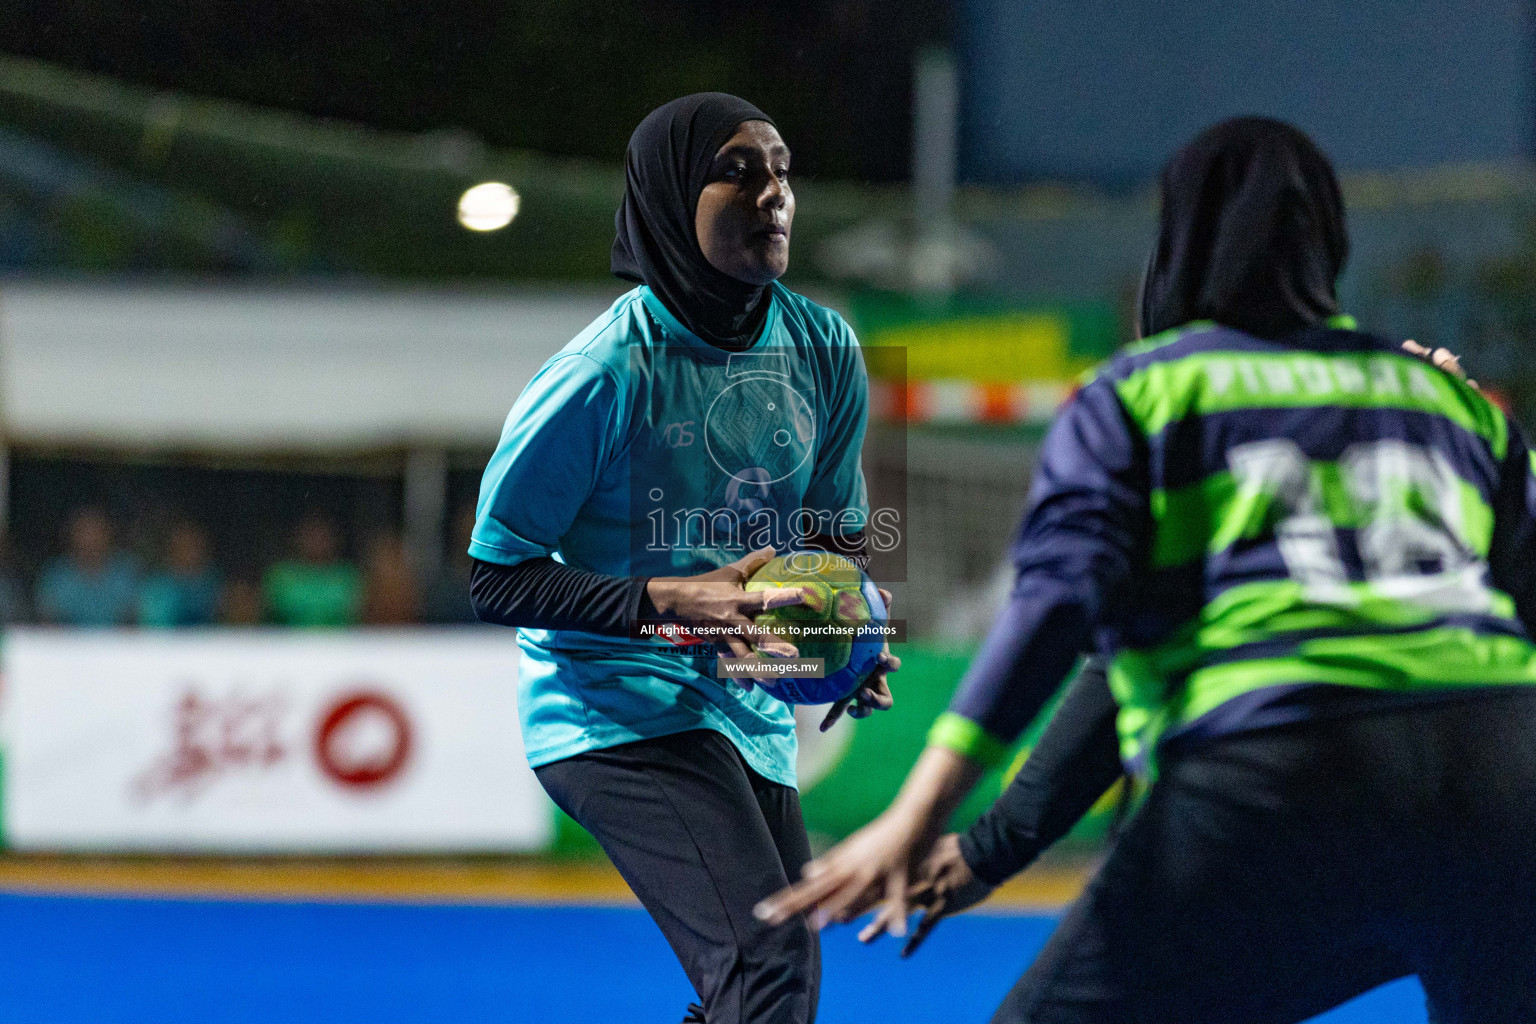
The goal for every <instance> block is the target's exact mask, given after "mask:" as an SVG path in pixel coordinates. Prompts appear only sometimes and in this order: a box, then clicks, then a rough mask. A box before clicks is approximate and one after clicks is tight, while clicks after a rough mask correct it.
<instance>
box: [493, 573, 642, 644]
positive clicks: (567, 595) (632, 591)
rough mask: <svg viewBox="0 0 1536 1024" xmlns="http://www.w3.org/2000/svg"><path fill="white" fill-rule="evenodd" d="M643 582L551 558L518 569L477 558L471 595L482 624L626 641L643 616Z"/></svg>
mask: <svg viewBox="0 0 1536 1024" xmlns="http://www.w3.org/2000/svg"><path fill="white" fill-rule="evenodd" d="M645 584H646V579H645V577H629V576H608V575H605V574H603V573H596V572H586V571H584V570H581V569H575V568H572V567H571V566H569V565H565V564H563V563H561V562H557V561H555V560H554V559H552V558H530V559H527V560H525V561H522V562H519V563H517V564H516V565H497V564H495V563H492V562H482V561H480V560H479V559H476V560H475V562H474V569H473V571H472V572H471V574H470V581H469V593H470V599H471V601H472V602H473V604H474V609H475V616H476V618H478V619H479V620H480V621H481V622H489V623H493V624H495V625H500V626H516V627H520V628H525V629H569V630H579V631H580V632H583V633H597V634H601V635H604V636H628V635H630V632H631V630H632V629H633V628H634V624H635V620H636V618H637V617H638V616H639V615H640V614H641V610H642V605H643V603H644V600H645V597H644V595H645Z"/></svg>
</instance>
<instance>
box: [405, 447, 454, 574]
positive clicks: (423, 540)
mask: <svg viewBox="0 0 1536 1024" xmlns="http://www.w3.org/2000/svg"><path fill="white" fill-rule="evenodd" d="M447 505H448V452H447V451H445V450H444V449H442V448H412V449H411V450H410V451H409V452H407V453H406V456H405V494H404V510H403V511H404V517H403V518H404V520H405V548H406V551H407V553H408V554H409V555H410V558H411V564H412V565H413V566H414V567H415V569H416V572H417V573H419V574H420V577H421V580H422V582H423V584H425V583H426V582H427V581H429V580H431V579H433V578H434V577H436V576H437V574H438V573H439V572H440V571H441V570H442V567H443V526H444V517H445V516H446V514H447Z"/></svg>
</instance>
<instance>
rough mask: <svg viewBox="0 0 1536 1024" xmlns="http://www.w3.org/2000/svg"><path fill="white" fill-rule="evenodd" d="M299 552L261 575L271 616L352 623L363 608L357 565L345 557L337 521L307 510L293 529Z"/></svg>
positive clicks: (303, 622)
mask: <svg viewBox="0 0 1536 1024" xmlns="http://www.w3.org/2000/svg"><path fill="white" fill-rule="evenodd" d="M294 549H295V554H296V556H297V557H295V558H294V559H292V560H291V561H285V562H278V563H277V564H276V565H274V566H272V567H271V568H270V569H268V570H267V573H266V576H265V577H264V578H263V580H262V603H263V604H264V605H265V606H266V611H267V617H268V618H269V619H270V620H271V621H273V622H276V623H278V624H279V625H283V626H353V625H356V624H357V621H358V618H359V616H360V615H361V613H362V608H363V581H362V578H361V576H360V575H359V574H358V571H357V567H356V566H354V565H352V564H350V563H348V562H345V561H343V560H342V558H341V543H340V540H339V539H338V538H337V536H336V526H335V524H334V523H333V522H332V521H331V520H330V519H327V518H326V517H325V516H322V515H308V516H305V517H304V518H303V519H302V520H301V521H300V522H299V526H298V529H297V530H296V531H294Z"/></svg>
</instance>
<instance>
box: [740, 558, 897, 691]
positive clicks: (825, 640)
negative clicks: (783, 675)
mask: <svg viewBox="0 0 1536 1024" xmlns="http://www.w3.org/2000/svg"><path fill="white" fill-rule="evenodd" d="M769 587H798V588H800V589H801V590H802V591H804V593H805V600H804V603H802V604H796V605H787V606H785V607H783V608H774V609H772V610H770V611H766V612H763V613H762V614H761V615H759V616H757V618H756V620H755V621H756V623H757V625H759V626H762V627H763V628H764V629H767V630H769V631H770V632H772V633H773V634H774V635H775V636H777V637H779V638H780V639H782V640H786V641H788V642H789V643H792V644H794V645H795V647H796V648H798V649H799V651H800V658H801V660H808V659H813V658H819V659H821V662H822V670H823V672H824V673H825V675H824V676H823V677H822V678H820V679H778V678H775V679H769V680H760V681H758V683H757V685H759V686H761V687H762V688H763V689H764V690H765V691H766V692H767V693H769V694H770V695H772V696H774V697H777V698H778V699H779V700H782V701H784V702H785V703H787V704H830V703H832V702H833V701H838V700H842V699H843V698H844V697H847V696H848V695H849V694H851V693H853V692H854V691H855V690H857V689H858V688H859V687H860V685H862V684H863V682H864V681H865V680H866V679H868V678H869V677H870V675H871V673H873V672H874V671H875V669H876V668H877V667H878V666H879V663H880V652H881V651H882V650H884V648H885V641H886V636H885V635H884V627H885V625H886V621H887V612H886V608H885V601H883V600H882V599H881V597H880V591H879V589H878V588H876V586H875V584H874V581H873V580H871V579H870V578H869V577H868V576H867V575H865V574H864V571H863V570H862V569H860V568H859V567H858V566H857V565H855V564H854V563H853V562H851V561H849V560H848V559H847V558H844V557H843V556H842V555H835V554H831V553H829V552H825V551H796V552H792V553H791V554H788V555H780V556H779V557H778V558H775V559H773V560H772V561H771V562H769V563H768V564H767V565H765V566H763V567H762V568H761V569H759V570H757V572H755V573H753V574H752V578H751V579H749V580H748V581H747V584H746V589H747V592H748V593H753V592H756V591H759V590H765V589H767V588H769Z"/></svg>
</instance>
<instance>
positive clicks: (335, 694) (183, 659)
mask: <svg viewBox="0 0 1536 1024" xmlns="http://www.w3.org/2000/svg"><path fill="white" fill-rule="evenodd" d="M517 656H518V655H517V646H516V644H515V642H512V639H511V635H510V633H509V632H508V633H489V632H486V633H482V632H481V631H479V630H475V629H465V630H426V629H423V630H378V631H371V630H358V631H349V632H346V633H334V634H324V633H299V632H292V631H281V632H279V631H271V632H267V631H249V630H241V631H222V630H208V631H189V632H181V633H142V632H128V631H122V632H116V631H113V632H101V633H86V632H73V631H62V630H42V629H15V630H8V631H7V632H6V635H5V639H4V682H3V688H0V734H3V744H4V747H3V750H4V794H3V798H4V804H3V816H4V828H5V837H4V838H5V842H6V845H8V846H9V847H11V848H13V849H18V850H82V851H86V850H103V851H110V850H145V851H150V850H153V851H208V852H347V851H356V852H379V851H392V852H412V851H419V852H434V851H444V852H457V851H534V850H541V849H545V848H547V847H548V846H549V844H550V843H551V842H552V841H553V832H554V812H553V809H552V807H551V805H550V803H549V801H548V799H547V798H546V797H545V796H544V793H543V791H542V790H541V789H540V787H539V784H538V780H537V779H536V778H535V777H534V775H533V772H532V771H531V770H529V768H528V764H527V761H526V760H525V759H524V757H523V746H522V738H521V734H520V732H519V730H518V721H517V699H516V682H517Z"/></svg>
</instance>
